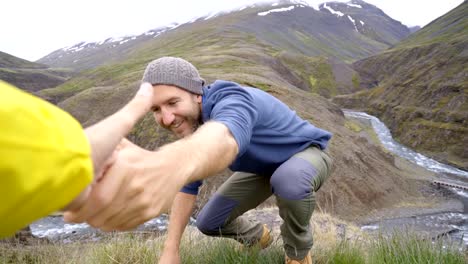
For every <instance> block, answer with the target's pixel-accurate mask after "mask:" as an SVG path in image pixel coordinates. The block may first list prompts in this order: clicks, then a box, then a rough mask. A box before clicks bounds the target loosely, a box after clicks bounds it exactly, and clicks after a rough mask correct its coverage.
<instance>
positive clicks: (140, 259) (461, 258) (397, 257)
mask: <svg viewBox="0 0 468 264" xmlns="http://www.w3.org/2000/svg"><path fill="white" fill-rule="evenodd" d="M186 233H187V232H186ZM188 233H189V234H186V235H184V239H183V241H182V246H181V251H180V258H181V261H182V263H185V264H192V263H193V264H199V263H203V264H210V263H213V264H214V263H236V264H242V263H245V264H250V263H259V264H262V263H265V264H266V263H284V251H283V249H282V243H281V240H279V239H277V240H276V241H275V242H274V243H273V244H272V245H271V246H270V247H269V248H267V249H265V250H259V249H258V248H254V249H244V248H242V247H240V246H239V244H238V243H237V242H235V241H233V240H229V239H225V238H210V237H206V236H203V235H200V234H199V233H197V232H188ZM316 237H318V239H316V240H315V246H314V247H313V248H312V256H313V257H312V258H313V261H314V263H317V264H325V263H327V264H329V263H330V264H332V263H336V264H354V263H355V264H367V263H369V264H374V263H388V264H393V263H395V264H406V263H408V264H409V263H414V264H417V263H426V264H431V263H434V264H440V263H444V264H458V263H466V261H467V260H468V256H467V253H466V252H461V251H459V250H458V249H456V247H455V246H450V244H447V243H445V244H443V243H442V242H441V241H435V242H433V241H431V240H430V239H424V238H421V237H419V236H416V235H415V234H411V233H409V234H407V233H395V234H393V235H392V236H391V237H387V236H383V235H378V236H377V237H375V238H369V237H368V238H366V239H363V238H362V237H361V238H359V239H352V240H351V239H344V240H339V241H335V242H334V243H331V242H330V241H328V239H329V237H326V236H323V234H319V235H318V236H317V235H316ZM163 242H164V237H161V236H155V235H152V234H144V233H143V234H141V233H140V234H135V233H125V234H113V235H110V236H109V237H108V238H105V239H104V240H102V241H100V242H93V243H91V242H90V243H70V244H48V243H38V244H35V245H29V246H21V245H12V244H5V245H2V247H0V263H109V264H111V263H142V264H143V263H157V261H158V259H159V256H160V254H161V252H162V249H163Z"/></svg>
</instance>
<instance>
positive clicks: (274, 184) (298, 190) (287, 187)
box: [270, 157, 317, 200]
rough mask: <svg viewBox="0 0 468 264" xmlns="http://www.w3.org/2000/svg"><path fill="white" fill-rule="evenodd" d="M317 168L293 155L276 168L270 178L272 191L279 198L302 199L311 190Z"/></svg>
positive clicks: (307, 195)
mask: <svg viewBox="0 0 468 264" xmlns="http://www.w3.org/2000/svg"><path fill="white" fill-rule="evenodd" d="M315 176H317V170H316V169H315V168H314V167H313V166H312V164H310V163H309V162H307V161H306V160H304V159H301V158H296V157H293V158H291V159H289V160H288V161H286V162H285V163H283V164H282V165H281V166H279V167H278V169H276V171H275V172H274V173H273V175H272V176H271V179H270V184H271V188H272V192H273V193H274V194H275V195H277V196H279V197H280V198H284V199H289V200H302V199H305V198H307V197H309V195H310V194H311V193H312V192H313V179H314V177H315Z"/></svg>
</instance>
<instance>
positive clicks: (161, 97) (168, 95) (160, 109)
mask: <svg viewBox="0 0 468 264" xmlns="http://www.w3.org/2000/svg"><path fill="white" fill-rule="evenodd" d="M153 88H154V96H153V106H152V108H151V110H152V111H153V115H154V119H155V120H156V122H157V123H158V124H159V125H160V126H162V127H163V128H165V129H168V130H171V131H172V132H173V133H174V134H176V136H177V137H179V138H182V137H186V136H188V135H190V134H192V133H193V132H194V131H195V130H196V129H197V127H198V126H199V124H200V115H201V101H202V97H201V95H197V94H193V93H190V92H188V91H185V90H183V89H180V88H178V87H176V86H172V85H163V84H158V85H155V86H153Z"/></svg>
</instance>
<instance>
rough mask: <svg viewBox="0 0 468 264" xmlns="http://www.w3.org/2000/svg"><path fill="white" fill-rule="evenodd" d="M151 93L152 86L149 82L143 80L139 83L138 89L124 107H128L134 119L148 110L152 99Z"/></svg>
mask: <svg viewBox="0 0 468 264" xmlns="http://www.w3.org/2000/svg"><path fill="white" fill-rule="evenodd" d="M153 93H154V92H153V86H152V85H151V84H150V83H147V82H144V83H142V84H141V85H140V89H138V91H137V93H136V94H135V96H134V97H133V99H132V100H131V101H130V102H128V104H127V106H126V108H128V110H129V111H130V112H131V113H132V114H133V115H134V117H135V118H136V119H139V118H141V117H142V116H143V115H144V114H146V113H147V112H148V111H149V110H150V108H151V105H152V101H153Z"/></svg>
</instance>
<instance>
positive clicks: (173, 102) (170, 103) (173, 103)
mask: <svg viewBox="0 0 468 264" xmlns="http://www.w3.org/2000/svg"><path fill="white" fill-rule="evenodd" d="M176 104H177V101H172V102H169V105H176Z"/></svg>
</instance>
